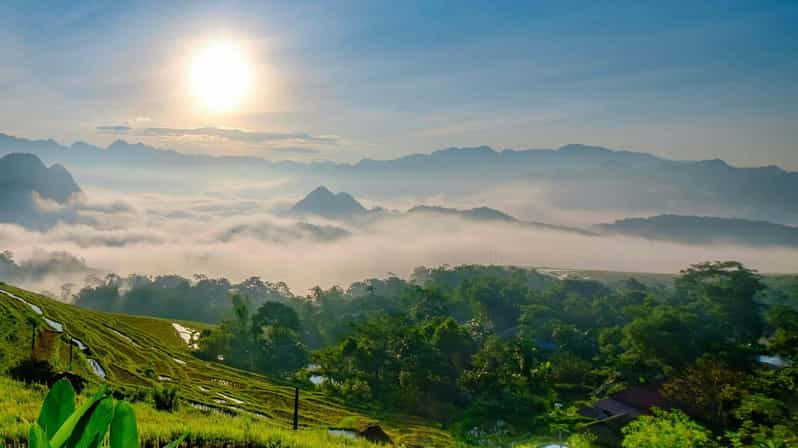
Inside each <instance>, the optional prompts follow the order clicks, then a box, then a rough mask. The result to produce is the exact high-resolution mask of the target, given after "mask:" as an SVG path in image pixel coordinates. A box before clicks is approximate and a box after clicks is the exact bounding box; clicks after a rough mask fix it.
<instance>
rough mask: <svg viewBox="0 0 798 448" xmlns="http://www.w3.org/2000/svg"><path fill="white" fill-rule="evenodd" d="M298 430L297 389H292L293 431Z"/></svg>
mask: <svg viewBox="0 0 798 448" xmlns="http://www.w3.org/2000/svg"><path fill="white" fill-rule="evenodd" d="M297 429H299V388H298V387H295V388H294V431H296V430H297Z"/></svg>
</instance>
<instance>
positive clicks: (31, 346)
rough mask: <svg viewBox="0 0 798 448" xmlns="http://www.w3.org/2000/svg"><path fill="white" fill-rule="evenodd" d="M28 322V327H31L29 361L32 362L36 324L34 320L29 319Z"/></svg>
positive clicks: (34, 354)
mask: <svg viewBox="0 0 798 448" xmlns="http://www.w3.org/2000/svg"><path fill="white" fill-rule="evenodd" d="M28 322H30V326H31V333H30V336H31V338H30V359H31V361H33V359H34V358H35V357H36V323H37V322H36V319H29V320H28Z"/></svg>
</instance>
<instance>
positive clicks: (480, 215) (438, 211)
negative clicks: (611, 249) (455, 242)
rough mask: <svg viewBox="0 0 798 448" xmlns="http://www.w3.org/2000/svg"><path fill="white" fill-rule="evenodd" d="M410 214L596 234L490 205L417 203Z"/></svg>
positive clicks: (408, 212) (409, 211)
mask: <svg viewBox="0 0 798 448" xmlns="http://www.w3.org/2000/svg"><path fill="white" fill-rule="evenodd" d="M407 214H408V215H421V214H424V215H428V216H435V215H438V216H456V217H459V218H463V219H467V220H469V221H483V222H503V223H511V224H517V225H521V226H525V227H530V228H537V229H540V230H559V231H562V232H571V233H579V234H582V235H595V233H594V232H591V231H588V230H584V229H578V228H575V227H566V226H558V225H553V224H546V223H542V222H534V221H523V220H520V219H518V218H516V217H514V216H511V215H508V214H507V213H504V212H502V211H500V210H496V209H495V208H490V207H476V208H470V209H466V210H458V209H456V208H447V207H440V206H429V205H417V206H415V207H413V208H411V209H410V210H408V211H407Z"/></svg>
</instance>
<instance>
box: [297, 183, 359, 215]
mask: <svg viewBox="0 0 798 448" xmlns="http://www.w3.org/2000/svg"><path fill="white" fill-rule="evenodd" d="M291 213H293V214H297V215H317V216H321V217H324V218H329V219H341V218H351V217H353V216H358V215H363V214H366V213H368V210H366V208H365V207H363V205H361V204H360V202H358V201H357V200H356V199H355V198H354V197H352V195H351V194H349V193H344V192H340V193H337V194H335V193H333V192H332V191H330V190H329V189H328V188H327V187H325V186H319V187H317V188H315V189H314V190H313V191H311V192H310V193H308V195H307V196H305V197H304V198H302V200H300V201H299V202H297V203H296V204H295V205H294V206H293V207H291Z"/></svg>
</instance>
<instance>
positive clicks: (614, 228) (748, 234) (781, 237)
mask: <svg viewBox="0 0 798 448" xmlns="http://www.w3.org/2000/svg"><path fill="white" fill-rule="evenodd" d="M597 228H598V229H599V230H600V231H601V232H602V233H605V234H620V235H627V236H636V237H643V238H648V239H652V240H667V241H674V242H680V243H688V244H713V243H736V244H745V245H750V246H788V247H798V227H793V226H786V225H782V224H775V223H772V222H767V221H751V220H747V219H734V218H717V217H707V216H683V215H659V216H652V217H650V218H627V219H621V220H618V221H615V222H614V223H609V224H600V225H598V226H597Z"/></svg>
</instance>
